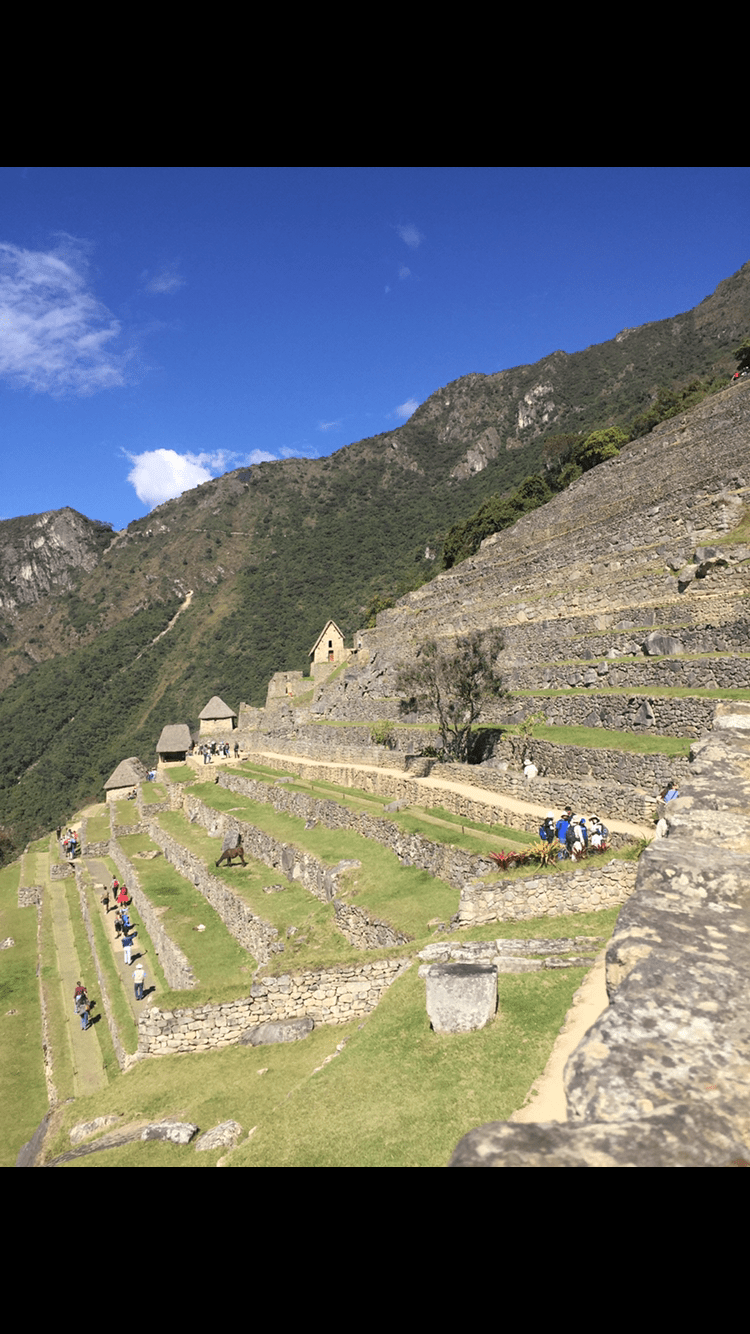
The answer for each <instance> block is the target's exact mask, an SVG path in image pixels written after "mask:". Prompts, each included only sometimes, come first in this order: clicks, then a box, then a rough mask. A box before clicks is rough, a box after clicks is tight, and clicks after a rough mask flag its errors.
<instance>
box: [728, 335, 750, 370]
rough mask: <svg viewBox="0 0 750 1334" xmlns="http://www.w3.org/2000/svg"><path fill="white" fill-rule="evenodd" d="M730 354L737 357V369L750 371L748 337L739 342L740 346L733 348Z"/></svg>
mask: <svg viewBox="0 0 750 1334" xmlns="http://www.w3.org/2000/svg"><path fill="white" fill-rule="evenodd" d="M732 356H734V357H736V358H737V370H738V371H750V338H746V339H745V341H744V343H740V346H739V347H736V348H735V349H734V352H733V353H732Z"/></svg>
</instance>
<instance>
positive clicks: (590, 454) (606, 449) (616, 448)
mask: <svg viewBox="0 0 750 1334" xmlns="http://www.w3.org/2000/svg"><path fill="white" fill-rule="evenodd" d="M627 439H628V437H627V435H626V434H625V432H624V431H621V430H620V428H619V426H608V427H607V428H606V429H605V430H603V431H592V432H591V434H590V435H587V436H586V439H585V440H582V441H581V443H580V444H579V445H576V447H575V449H574V450H573V462H574V463H577V464H578V466H579V467H580V468H581V469H582V470H583V472H588V470H589V468H595V467H596V465H597V463H604V462H605V461H606V460H607V459H613V458H615V457H616V455H617V454H619V452H620V446H621V445H624V444H626V443H627Z"/></svg>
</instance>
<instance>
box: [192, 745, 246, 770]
mask: <svg viewBox="0 0 750 1334" xmlns="http://www.w3.org/2000/svg"><path fill="white" fill-rule="evenodd" d="M198 754H199V755H202V756H203V763H204V764H213V761H214V756H217V757H218V758H219V759H222V760H228V759H229V754H230V749H229V742H228V741H206V742H204V744H203V745H202V746H199V747H198ZM234 758H235V759H236V760H238V759H239V758H240V747H239V743H238V742H237V741H235V743H234Z"/></svg>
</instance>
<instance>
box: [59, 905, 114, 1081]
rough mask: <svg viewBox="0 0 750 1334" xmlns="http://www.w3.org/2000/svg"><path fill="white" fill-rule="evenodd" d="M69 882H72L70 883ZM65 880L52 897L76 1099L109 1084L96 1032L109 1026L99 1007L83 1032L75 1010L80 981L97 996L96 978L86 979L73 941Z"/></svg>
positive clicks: (61, 989)
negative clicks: (74, 996)
mask: <svg viewBox="0 0 750 1334" xmlns="http://www.w3.org/2000/svg"><path fill="white" fill-rule="evenodd" d="M67 883H68V884H69V883H70V882H69V881H68V882H67ZM65 885H66V881H64V880H52V881H50V882H49V894H50V900H51V905H52V930H53V933H54V937H55V950H56V952H57V970H58V976H59V978H60V991H61V996H62V1011H63V1014H64V1016H65V1019H66V1023H67V1032H68V1037H69V1041H70V1045H71V1049H72V1052H73V1075H74V1089H75V1094H76V1097H81V1096H83V1095H84V1094H87V1093H97V1092H98V1091H99V1089H102V1088H105V1087H106V1085H107V1075H106V1073H105V1070H104V1062H103V1060H102V1053H101V1048H100V1047H99V1039H98V1037H97V1034H96V1030H97V1028H98V1026H99V1024H106V1022H107V1021H106V1019H105V1017H104V1014H103V1011H102V1008H101V1006H99V1005H97V1007H96V1011H95V1014H96V1016H98V1017H97V1021H96V1023H95V1024H93V1025H92V1026H91V1027H90V1028H88V1029H87V1030H86V1032H84V1031H83V1029H82V1028H81V1021H80V1019H79V1017H78V1015H77V1014H76V1013H75V1010H74V1008H73V992H74V991H75V988H76V984H77V983H78V982H79V981H80V982H82V983H83V985H84V986H85V987H86V988H87V990H88V992H89V995H90V996H92V997H95V996H96V993H97V989H98V988H97V982H96V978H95V977H85V976H84V974H83V972H82V970H81V964H80V961H79V958H78V953H77V951H76V947H75V940H74V938H73V927H72V924H71V921H70V913H69V911H68V902H67V898H66V895H65Z"/></svg>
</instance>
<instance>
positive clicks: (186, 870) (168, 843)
mask: <svg viewBox="0 0 750 1334" xmlns="http://www.w3.org/2000/svg"><path fill="white" fill-rule="evenodd" d="M150 833H151V839H152V841H153V842H154V843H157V844H158V845H159V847H160V848H161V849H162V851H163V852H164V856H165V857H166V859H167V860H168V861H170V862H171V863H172V865H173V866H174V867H175V869H176V870H177V871H179V873H180V875H181V876H183V877H184V878H185V880H189V881H191V883H192V884H194V885H195V887H196V889H197V890H199V891H200V893H201V894H202V895H203V897H204V898H205V900H206V902H207V903H210V904H211V907H212V908H214V909H215V911H216V912H217V913H218V914H219V916H220V918H221V920H222V922H223V923H224V925H225V927H226V928H227V931H228V932H229V933H230V935H232V936H234V938H235V940H236V941H238V942H239V944H240V945H241V946H242V948H243V949H245V950H247V951H248V952H249V953H250V954H252V956H253V958H254V959H257V961H258V963H260V964H263V963H267V962H268V960H269V959H270V957H271V955H272V954H275V953H278V952H279V951H280V950H283V948H284V946H283V945H282V944H281V942H280V941H279V933H278V931H277V929H276V927H275V926H271V923H270V922H264V921H263V919H262V918H261V917H257V916H256V914H255V913H254V912H252V911H251V909H250V908H249V907H248V906H247V904H246V903H245V902H244V900H243V899H242V898H240V895H239V894H235V893H234V891H233V890H231V889H229V888H228V887H227V886H226V885H225V884H224V883H223V881H221V880H219V879H218V877H217V876H214V875H210V874H209V872H208V871H207V870H206V868H205V866H204V864H203V862H202V861H201V860H200V858H199V857H196V856H195V854H194V853H192V852H188V850H187V848H184V847H183V846H182V844H181V843H178V842H177V840H176V839H174V838H172V837H171V836H170V835H169V834H166V833H165V832H164V830H163V829H162V828H161V826H160V825H159V824H157V823H156V821H153V822H152V823H151V826H150Z"/></svg>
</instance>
